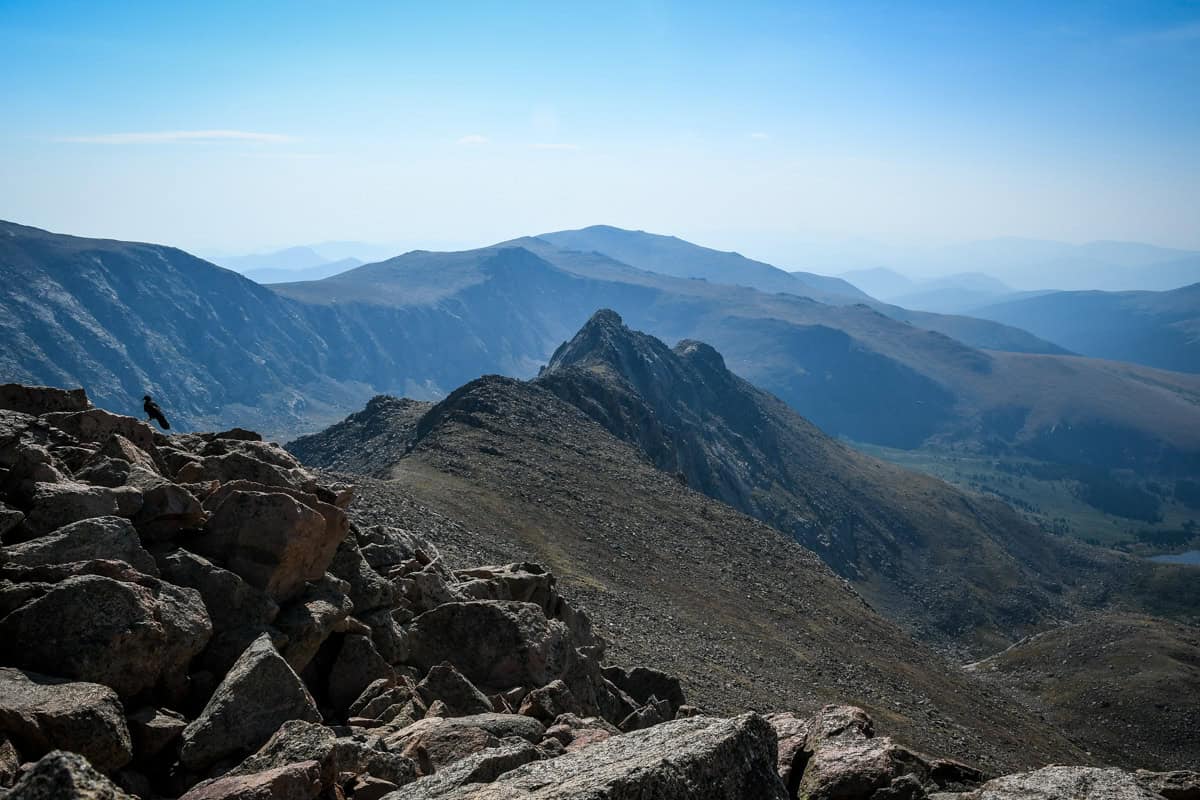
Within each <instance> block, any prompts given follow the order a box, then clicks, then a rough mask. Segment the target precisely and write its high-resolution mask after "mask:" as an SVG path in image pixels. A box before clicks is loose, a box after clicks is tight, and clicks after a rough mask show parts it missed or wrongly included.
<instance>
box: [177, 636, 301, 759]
mask: <svg viewBox="0 0 1200 800" xmlns="http://www.w3.org/2000/svg"><path fill="white" fill-rule="evenodd" d="M289 720H304V721H306V722H320V721H321V715H320V713H318V711H317V706H316V703H315V702H313V699H312V696H311V695H309V693H308V690H307V689H305V688H304V684H303V683H302V682H301V680H300V678H299V677H298V676H297V675H296V673H295V672H294V671H293V670H292V668H291V667H289V666H288V663H287V661H285V660H284V659H283V656H281V655H279V652H278V651H277V650H276V649H275V646H274V645H273V644H271V638H270V636H268V635H266V634H263V635H262V636H260V637H258V638H257V639H255V640H254V642H253V643H251V645H250V646H249V647H247V648H246V652H244V653H242V656H241V658H239V659H238V660H237V663H235V664H234V665H233V668H232V669H230V670H229V674H228V675H226V676H225V679H224V680H223V681H221V685H220V686H218V687H217V690H216V691H215V692H214V693H213V696H212V698H211V699H210V700H209V701H208V705H206V706H205V707H204V710H203V711H201V712H200V716H198V717H197V718H196V719H195V720H194V721H193V722H192V723H191V724H190V725H188V726H187V728H185V729H184V731H183V747H182V748H181V750H180V754H179V758H180V761H182V762H183V764H184V765H185V766H187V767H188V768H190V769H193V770H197V771H199V770H203V769H205V768H206V767H209V766H211V765H212V764H215V763H216V762H218V761H220V760H222V759H224V758H228V757H230V756H234V755H238V754H243V753H250V752H253V751H254V750H256V749H258V747H259V746H261V745H262V744H263V743H264V742H266V741H267V740H268V739H269V738H270V737H271V735H272V734H273V733H275V731H277V730H278V729H279V726H280V725H282V724H283V723H285V722H287V721H289Z"/></svg>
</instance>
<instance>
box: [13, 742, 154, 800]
mask: <svg viewBox="0 0 1200 800" xmlns="http://www.w3.org/2000/svg"><path fill="white" fill-rule="evenodd" d="M3 797H4V800H136V799H135V798H134V797H133V796H132V795H128V794H126V793H125V792H123V791H121V789H119V788H117V786H116V785H115V784H113V783H112V782H111V781H109V780H108V778H105V777H104V776H103V775H101V774H100V773H99V772H97V771H96V770H95V769H94V768H93V767H92V765H91V764H89V763H88V761H87V759H86V758H84V757H83V756H81V755H78V754H76V753H65V752H62V751H61V750H55V751H54V752H53V753H49V754H47V755H45V756H42V758H41V759H40V760H39V761H38V762H37V763H36V764H34V765H33V768H32V769H30V770H29V771H28V772H26V773H25V774H24V775H23V776H22V777H21V780H19V781H17V785H16V786H14V787H13V788H12V789H10V790H9V792H8V794H6V795H4V796H3Z"/></svg>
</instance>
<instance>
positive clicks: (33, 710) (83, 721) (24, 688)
mask: <svg viewBox="0 0 1200 800" xmlns="http://www.w3.org/2000/svg"><path fill="white" fill-rule="evenodd" d="M0 734H4V735H6V736H7V737H8V738H9V739H10V740H12V742H13V743H14V744H15V745H16V747H17V748H18V750H19V751H20V753H21V755H22V756H23V757H24V758H26V759H34V758H39V757H41V756H43V755H45V754H46V753H49V752H50V751H52V750H70V751H71V752H74V753H79V754H80V755H83V756H85V757H87V759H88V760H89V761H91V762H92V764H93V765H95V766H96V768H97V769H100V770H103V771H104V772H111V771H112V770H114V769H118V768H120V767H123V766H125V765H126V764H128V763H129V760H130V758H132V745H131V741H130V736H129V728H128V727H127V726H126V724H125V714H124V710H123V709H122V707H121V701H120V700H119V699H118V698H117V695H116V693H115V692H113V691H112V690H111V689H109V688H108V687H106V686H101V685H99V684H96V683H71V682H69V681H64V680H60V679H58V678H51V677H48V676H45V675H38V674H37V673H33V672H22V671H21V670H16V669H9V668H7V667H0Z"/></svg>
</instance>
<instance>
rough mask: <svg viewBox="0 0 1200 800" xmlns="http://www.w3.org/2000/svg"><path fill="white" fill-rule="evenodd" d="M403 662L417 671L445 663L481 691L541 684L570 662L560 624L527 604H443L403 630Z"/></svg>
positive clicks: (567, 642) (566, 636)
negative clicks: (405, 635) (405, 643)
mask: <svg viewBox="0 0 1200 800" xmlns="http://www.w3.org/2000/svg"><path fill="white" fill-rule="evenodd" d="M408 648H409V652H408V662H409V663H410V664H413V665H414V666H417V667H419V668H420V669H423V670H428V669H431V668H432V667H434V666H436V665H438V664H440V663H442V662H444V661H449V662H451V663H453V664H454V665H455V667H457V669H458V670H459V671H460V672H461V673H462V674H463V675H465V676H466V677H467V679H468V680H470V681H471V682H472V683H474V684H475V685H476V686H479V687H480V688H483V689H484V690H485V691H489V692H494V691H504V690H507V689H510V688H512V687H513V686H545V685H546V684H547V683H550V682H551V681H553V680H554V679H556V678H558V677H560V676H561V675H562V674H563V673H564V672H566V670H567V669H568V667H569V666H570V665H571V663H572V661H573V660H574V658H575V653H574V648H573V647H572V646H571V641H570V632H569V631H568V630H567V627H566V625H564V624H563V623H562V622H559V621H557V620H550V619H547V618H546V616H545V614H543V613H542V609H541V608H540V607H539V606H536V605H534V604H532V603H520V602H511V601H495V600H473V601H470V602H459V603H445V604H443V605H440V606H438V607H437V608H434V609H431V610H429V611H426V612H425V613H424V614H421V615H420V616H418V617H417V618H416V619H414V620H413V621H412V623H411V624H410V625H409V627H408Z"/></svg>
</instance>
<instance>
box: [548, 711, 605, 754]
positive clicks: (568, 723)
mask: <svg viewBox="0 0 1200 800" xmlns="http://www.w3.org/2000/svg"><path fill="white" fill-rule="evenodd" d="M620 733H621V731H620V729H618V728H617V727H616V726H615V725H613V724H612V723H611V722H608V721H607V720H605V719H602V718H600V717H579V716H577V715H575V714H562V715H561V716H559V717H557V718H556V719H555V720H554V724H553V725H551V726H550V727H549V728H547V729H546V738H547V739H555V740H556V741H558V742H559V743H561V744H562V745H563V747H564V749H566V751H567V752H569V753H570V752H574V751H576V750H582V749H583V748H585V747H589V746H590V745H593V744H598V743H600V742H603V741H604V740H605V739H607V738H609V737H610V736H619V735H620ZM543 742H544V740H543Z"/></svg>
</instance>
